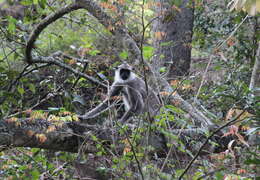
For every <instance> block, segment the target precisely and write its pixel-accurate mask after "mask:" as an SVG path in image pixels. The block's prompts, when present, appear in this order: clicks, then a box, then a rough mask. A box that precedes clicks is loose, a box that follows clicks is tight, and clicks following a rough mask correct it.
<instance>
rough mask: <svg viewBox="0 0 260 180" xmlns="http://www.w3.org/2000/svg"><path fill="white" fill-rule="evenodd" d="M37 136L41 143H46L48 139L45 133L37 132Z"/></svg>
mask: <svg viewBox="0 0 260 180" xmlns="http://www.w3.org/2000/svg"><path fill="white" fill-rule="evenodd" d="M35 137H36V138H37V139H38V141H39V142H40V143H44V142H45V141H46V140H47V137H46V136H45V134H36V135H35Z"/></svg>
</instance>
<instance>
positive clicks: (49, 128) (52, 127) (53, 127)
mask: <svg viewBox="0 0 260 180" xmlns="http://www.w3.org/2000/svg"><path fill="white" fill-rule="evenodd" d="M55 130H56V127H55V126H54V125H51V126H49V127H48V129H47V130H46V133H49V132H53V131H55Z"/></svg>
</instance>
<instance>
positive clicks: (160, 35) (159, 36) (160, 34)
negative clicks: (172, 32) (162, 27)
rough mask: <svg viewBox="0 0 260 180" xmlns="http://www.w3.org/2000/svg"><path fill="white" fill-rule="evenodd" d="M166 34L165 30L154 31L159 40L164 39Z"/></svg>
mask: <svg viewBox="0 0 260 180" xmlns="http://www.w3.org/2000/svg"><path fill="white" fill-rule="evenodd" d="M165 35H166V33H165V32H160V31H158V32H155V33H154V36H155V38H156V39H158V40H162V39H163V37H165Z"/></svg>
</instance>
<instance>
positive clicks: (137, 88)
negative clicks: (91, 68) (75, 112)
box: [79, 63, 160, 123]
mask: <svg viewBox="0 0 260 180" xmlns="http://www.w3.org/2000/svg"><path fill="white" fill-rule="evenodd" d="M120 92H122V95H123V102H124V106H125V110H126V112H125V113H124V115H123V116H122V117H121V119H120V122H121V123H125V122H127V120H128V119H129V118H130V117H131V116H133V115H140V114H142V113H146V112H149V115H150V117H151V118H152V119H153V118H154V116H155V115H156V114H157V113H158V111H159V108H160V100H159V98H158V97H157V95H156V94H155V92H154V91H153V90H152V89H151V88H150V87H148V92H147V88H146V84H145V82H144V81H143V80H142V79H141V78H139V77H138V76H137V75H136V74H135V73H134V72H133V68H132V66H130V65H128V64H126V63H124V64H121V65H120V66H118V67H117V68H116V70H115V78H114V82H113V84H112V86H111V89H110V90H109V92H108V97H107V98H106V100H104V101H103V102H102V103H101V104H99V105H98V106H97V107H96V108H94V109H92V110H91V111H89V112H87V113H86V114H84V115H82V116H79V118H80V119H82V120H86V119H90V118H94V117H96V116H98V115H99V114H100V113H102V112H104V111H105V110H107V109H108V106H109V101H110V98H111V97H113V96H116V95H118V94H119V93H120Z"/></svg>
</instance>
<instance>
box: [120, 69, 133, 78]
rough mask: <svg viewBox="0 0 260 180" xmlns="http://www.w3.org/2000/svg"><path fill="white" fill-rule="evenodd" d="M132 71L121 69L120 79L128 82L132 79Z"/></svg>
mask: <svg viewBox="0 0 260 180" xmlns="http://www.w3.org/2000/svg"><path fill="white" fill-rule="evenodd" d="M130 73H131V71H130V70H129V69H120V77H121V79H123V80H127V79H128V78H129V77H130Z"/></svg>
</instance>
